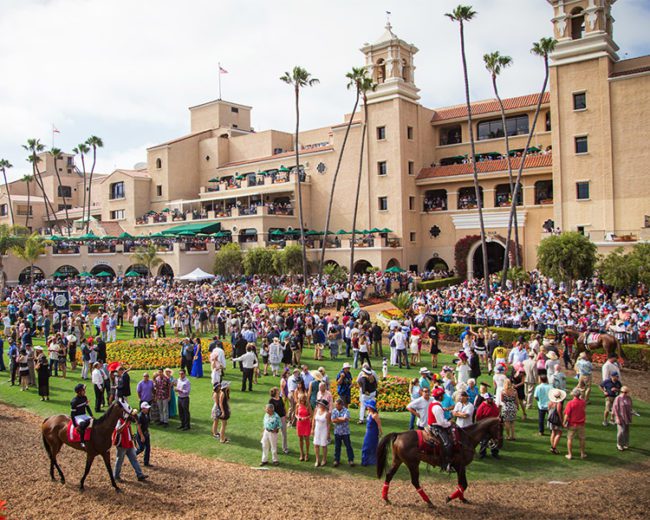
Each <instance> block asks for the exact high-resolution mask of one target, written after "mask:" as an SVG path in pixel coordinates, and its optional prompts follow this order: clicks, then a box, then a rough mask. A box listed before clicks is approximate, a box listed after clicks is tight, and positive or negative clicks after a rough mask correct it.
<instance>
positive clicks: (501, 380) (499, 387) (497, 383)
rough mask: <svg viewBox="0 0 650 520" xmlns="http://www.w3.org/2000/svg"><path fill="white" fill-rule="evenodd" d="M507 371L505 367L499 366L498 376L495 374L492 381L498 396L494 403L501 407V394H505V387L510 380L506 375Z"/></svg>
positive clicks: (497, 369)
mask: <svg viewBox="0 0 650 520" xmlns="http://www.w3.org/2000/svg"><path fill="white" fill-rule="evenodd" d="M505 371H506V370H505V367H504V366H503V365H497V368H496V374H494V377H493V378H492V381H493V382H494V389H495V394H496V396H495V399H494V402H495V403H496V405H497V406H499V407H500V406H501V394H502V393H503V385H504V384H505V382H506V380H507V379H508V378H507V376H506V374H505Z"/></svg>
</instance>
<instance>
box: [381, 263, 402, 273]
mask: <svg viewBox="0 0 650 520" xmlns="http://www.w3.org/2000/svg"><path fill="white" fill-rule="evenodd" d="M384 272H386V273H405V272H406V269H402V268H401V267H399V266H397V265H394V266H393V267H389V268H388V269H386V271H384Z"/></svg>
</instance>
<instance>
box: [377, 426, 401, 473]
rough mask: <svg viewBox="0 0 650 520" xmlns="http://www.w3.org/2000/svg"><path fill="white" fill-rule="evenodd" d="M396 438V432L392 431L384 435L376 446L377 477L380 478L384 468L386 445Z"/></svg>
mask: <svg viewBox="0 0 650 520" xmlns="http://www.w3.org/2000/svg"><path fill="white" fill-rule="evenodd" d="M396 438H397V433H395V432H392V433H389V434H388V435H384V438H383V439H382V440H381V441H380V442H379V446H377V478H381V477H382V475H383V474H384V471H385V469H386V457H387V455H388V446H389V445H390V444H391V443H392V442H393V441H394V440H395V439H396Z"/></svg>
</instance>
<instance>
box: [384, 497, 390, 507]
mask: <svg viewBox="0 0 650 520" xmlns="http://www.w3.org/2000/svg"><path fill="white" fill-rule="evenodd" d="M384 505H385V506H389V505H391V501H390V500H388V499H387V498H384Z"/></svg>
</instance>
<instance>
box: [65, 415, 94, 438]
mask: <svg viewBox="0 0 650 520" xmlns="http://www.w3.org/2000/svg"><path fill="white" fill-rule="evenodd" d="M92 426H93V422H92V420H91V421H90V424H89V425H88V428H86V431H85V432H84V439H83V442H88V441H90V432H91V431H92V429H93V428H92ZM68 440H69V441H70V442H81V436H80V435H79V430H77V426H76V425H75V423H74V421H73V420H72V419H70V421H69V422H68Z"/></svg>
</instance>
